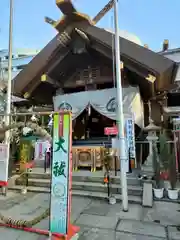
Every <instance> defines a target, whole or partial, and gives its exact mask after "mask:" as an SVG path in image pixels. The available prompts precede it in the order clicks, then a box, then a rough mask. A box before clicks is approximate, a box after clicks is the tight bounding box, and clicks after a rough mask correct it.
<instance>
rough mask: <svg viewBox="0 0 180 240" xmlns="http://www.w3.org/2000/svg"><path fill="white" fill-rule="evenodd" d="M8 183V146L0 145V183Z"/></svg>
mask: <svg viewBox="0 0 180 240" xmlns="http://www.w3.org/2000/svg"><path fill="white" fill-rule="evenodd" d="M7 181H8V145H7V144H0V183H4V182H7Z"/></svg>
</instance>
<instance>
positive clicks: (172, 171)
mask: <svg viewBox="0 0 180 240" xmlns="http://www.w3.org/2000/svg"><path fill="white" fill-rule="evenodd" d="M169 182H170V185H171V189H172V190H174V189H175V188H176V183H177V173H176V157H175V153H174V151H173V152H172V154H171V155H170V157H169Z"/></svg>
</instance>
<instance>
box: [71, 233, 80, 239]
mask: <svg viewBox="0 0 180 240" xmlns="http://www.w3.org/2000/svg"><path fill="white" fill-rule="evenodd" d="M78 239H79V233H76V234H75V235H74V236H73V237H71V240H78Z"/></svg>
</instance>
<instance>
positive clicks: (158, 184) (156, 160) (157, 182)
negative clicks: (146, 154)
mask: <svg viewBox="0 0 180 240" xmlns="http://www.w3.org/2000/svg"><path fill="white" fill-rule="evenodd" d="M152 150H153V154H152V159H153V170H154V180H155V187H156V188H158V189H159V188H161V176H160V171H161V168H160V161H159V156H158V153H157V147H156V143H153V146H152Z"/></svg>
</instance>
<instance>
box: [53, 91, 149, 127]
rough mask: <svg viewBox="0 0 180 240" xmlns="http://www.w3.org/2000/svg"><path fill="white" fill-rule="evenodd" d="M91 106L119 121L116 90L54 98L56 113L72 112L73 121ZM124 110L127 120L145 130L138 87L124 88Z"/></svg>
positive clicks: (87, 92)
mask: <svg viewBox="0 0 180 240" xmlns="http://www.w3.org/2000/svg"><path fill="white" fill-rule="evenodd" d="M88 104H91V106H92V107H93V108H94V109H95V110H96V111H97V112H99V113H101V114H102V115H104V116H106V117H108V118H110V119H113V120H117V114H116V110H117V102H116V89H115V88H110V89H105V90H95V91H86V92H79V93H72V94H65V95H59V96H56V97H54V108H55V111H57V110H58V109H61V110H63V109H67V110H71V111H72V115H73V119H75V118H76V117H78V116H79V115H80V114H81V112H82V111H83V110H84V109H85V108H86V107H87V106H88ZM123 109H124V116H125V118H131V117H132V115H133V118H134V120H135V123H136V124H137V125H138V126H139V127H141V128H143V126H144V114H143V113H144V110H143V104H142V100H141V96H140V93H139V88H138V87H127V88H123Z"/></svg>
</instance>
